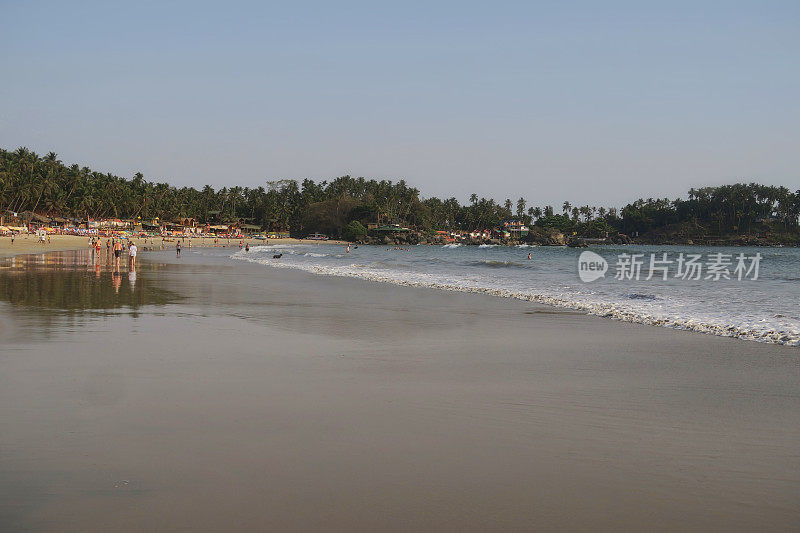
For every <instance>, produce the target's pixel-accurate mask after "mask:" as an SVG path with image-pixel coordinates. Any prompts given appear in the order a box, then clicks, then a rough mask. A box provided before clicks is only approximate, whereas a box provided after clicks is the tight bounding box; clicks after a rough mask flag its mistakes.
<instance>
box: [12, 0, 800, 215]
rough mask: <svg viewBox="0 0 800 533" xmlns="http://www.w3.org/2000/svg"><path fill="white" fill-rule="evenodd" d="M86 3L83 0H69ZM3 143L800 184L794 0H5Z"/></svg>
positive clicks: (72, 156)
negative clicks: (477, 0) (475, 0)
mask: <svg viewBox="0 0 800 533" xmlns="http://www.w3.org/2000/svg"><path fill="white" fill-rule="evenodd" d="M75 4H77V5H75ZM0 13H2V16H0V52H2V53H0V146H2V147H4V148H7V149H13V148H16V147H17V146H20V145H25V146H28V147H29V148H31V149H33V150H35V151H37V152H42V153H44V152H47V151H50V150H53V151H55V152H57V153H58V154H59V157H60V158H61V159H62V160H63V161H64V162H65V163H72V162H77V163H79V164H81V165H87V166H90V167H92V168H94V169H97V170H102V171H110V172H113V173H116V174H120V175H124V176H131V175H132V174H133V173H134V172H136V171H137V170H141V171H142V172H143V173H144V174H145V176H146V177H147V178H148V179H159V180H161V179H163V180H167V181H169V182H171V183H173V184H176V185H195V186H202V185H204V184H206V183H209V184H212V185H214V186H221V185H231V184H240V185H248V186H257V185H259V184H263V182H264V181H266V180H267V179H275V178H304V177H311V178H314V179H325V178H331V177H335V176H339V175H343V174H351V175H354V176H365V177H378V178H388V179H395V180H396V179H399V178H405V179H406V180H407V181H408V182H409V183H410V184H412V185H414V186H416V187H418V188H419V189H420V190H421V191H422V193H423V195H425V196H431V195H437V196H456V197H457V198H459V199H460V200H462V201H463V200H466V198H467V197H468V196H469V194H470V193H472V192H477V193H478V194H479V195H485V196H493V197H495V198H496V199H498V200H503V199H505V198H506V197H511V198H512V199H513V200H516V198H518V197H519V196H520V195H522V196H525V197H526V198H527V199H528V201H529V205H530V204H535V205H544V204H548V203H549V204H553V205H558V204H560V203H561V202H562V201H563V200H565V199H569V200H570V201H572V202H573V203H579V204H584V203H589V204H594V205H620V204H624V203H625V202H627V201H629V200H633V199H635V198H638V197H640V196H644V197H648V196H669V197H675V196H679V195H684V194H685V193H686V191H687V190H688V188H689V187H692V186H700V185H712V184H720V183H726V182H733V181H736V180H748V181H749V180H758V181H761V182H764V183H770V184H782V185H786V186H789V187H791V188H793V189H797V188H800V2H798V1H796V0H794V1H785V2H780V1H776V2H769V1H766V2H730V1H725V2H722V1H720V2H704V1H692V2H682V1H665V2H648V1H632V2H613V1H607V2H599V1H598V2H520V3H503V2H480V3H472V2H464V1H460V2H433V3H431V2H419V3H417V2H386V3H384V2H375V1H370V2H319V3H318V2H280V3H275V4H269V3H261V2H258V3H239V2H225V3H204V2H169V1H161V2H120V3H117V2H105V1H104V2H85V1H82V2H52V3H48V2H22V1H19V2H17V1H6V0H0Z"/></svg>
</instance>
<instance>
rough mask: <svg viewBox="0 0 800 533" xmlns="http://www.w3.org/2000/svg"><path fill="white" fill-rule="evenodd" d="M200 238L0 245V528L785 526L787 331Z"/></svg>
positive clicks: (798, 441) (793, 473) (795, 446)
mask: <svg viewBox="0 0 800 533" xmlns="http://www.w3.org/2000/svg"><path fill="white" fill-rule="evenodd" d="M214 253H215V252H214V251H207V252H205V253H197V252H196V253H184V254H183V257H182V258H181V259H180V260H178V259H176V258H175V257H174V255H175V254H174V252H173V253H170V252H160V253H151V254H142V257H141V259H140V265H139V267H138V268H137V272H136V275H135V276H133V277H132V276H130V273H129V272H127V271H126V270H125V269H124V268H123V269H122V271H121V272H120V273H119V274H115V273H114V272H111V271H109V270H108V268H107V266H106V265H103V264H101V265H99V268H98V265H93V264H91V262H90V261H87V258H88V254H87V253H85V252H84V253H81V254H77V255H76V254H60V255H58V254H56V255H53V256H47V258H41V257H39V258H37V259H31V260H28V259H25V258H15V259H14V260H13V262H12V260H5V261H4V262H2V264H1V265H0V266H2V268H0V326H1V327H2V329H0V530H3V531H142V530H147V531H175V530H186V531H230V530H246V531H252V530H256V531H318V530H325V531H531V530H536V531H549V530H558V531H564V530H574V531H598V530H601V531H602V530H647V531H653V530H656V531H667V530H669V531H675V530H690V531H709V530H710V531H751V530H754V529H758V530H763V531H790V530H797V528H798V527H799V526H800V503H798V502H800V499H798V494H800V387H798V385H800V372H799V370H800V365H799V363H798V362H799V361H800V359H799V358H798V354H799V353H800V352H798V350H797V349H796V348H790V347H782V346H774V345H767V344H758V343H753V342H746V341H739V340H734V339H726V338H720V337H713V336H707V335H701V334H695V333H690V332H680V331H674V330H669V329H665V328H656V327H648V326H640V325H635V324H627V323H620V322H612V321H609V320H606V319H601V318H596V317H587V316H583V315H580V314H577V313H573V312H569V311H563V310H559V309H554V308H549V307H544V306H537V305H532V304H530V303H526V302H520V301H513V300H506V299H500V298H493V297H490V296H485V295H476V294H461V293H448V292H441V291H435V290H429V289H417V288H407V287H397V286H393V285H384V284H378V283H372V282H367V281H363V280H356V279H347V278H334V277H317V276H313V275H310V274H306V273H302V272H297V271H290V270H283V269H265V268H263V267H260V266H258V265H248V264H242V263H239V262H231V261H228V260H226V259H225V258H224V257H215V256H214Z"/></svg>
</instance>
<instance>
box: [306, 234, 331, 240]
mask: <svg viewBox="0 0 800 533" xmlns="http://www.w3.org/2000/svg"><path fill="white" fill-rule="evenodd" d="M306 239H308V240H310V241H327V240H328V236H327V235H324V234H322V233H313V234H311V235H309V236H308V237H306Z"/></svg>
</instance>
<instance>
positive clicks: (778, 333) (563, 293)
mask: <svg viewBox="0 0 800 533" xmlns="http://www.w3.org/2000/svg"><path fill="white" fill-rule="evenodd" d="M257 248H258V249H261V251H263V252H266V253H267V254H270V253H272V252H276V251H279V252H282V253H288V254H289V255H292V254H297V251H287V250H288V247H286V246H277V247H254V248H253V249H252V250H256V249H257ZM466 248H469V247H466ZM302 254H305V257H311V258H317V257H318V256H325V257H334V255H332V254H318V253H317V254H314V255H311V253H308V252H305V251H302V253H301V255H302ZM409 257H410V256H409ZM231 258H232V259H236V260H240V261H248V262H252V263H258V264H262V265H266V266H270V267H274V268H289V269H296V270H303V271H305V272H310V273H313V274H318V275H328V276H340V277H355V278H361V279H365V280H370V281H375V282H382V283H392V284H395V285H401V286H407V287H427V288H434V289H439V290H447V291H459V292H469V293H480V294H488V295H492V296H498V297H503V298H513V299H517V300H524V301H529V302H535V303H540V304H546V305H552V306H558V307H562V308H567V309H573V310H577V311H581V312H584V313H586V314H589V315H595V316H600V317H606V318H612V319H615V320H622V321H626V322H634V323H639V324H648V325H653V326H662V327H670V328H674V329H680V330H688V331H696V332H701V333H706V334H713V335H719V336H723V337H733V338H737V339H745V340H753V341H759V342H767V343H773V344H781V345H788V346H800V328H794V327H792V326H793V324H792V326H790V327H788V328H781V327H776V326H777V325H776V324H771V323H769V322H768V321H765V319H759V318H757V317H755V318H750V319H747V320H745V319H742V320H740V321H739V323H738V324H732V323H730V319H727V318H726V317H724V316H713V317H712V316H711V315H709V316H708V317H704V316H678V314H679V312H680V311H676V310H675V309H678V310H680V309H681V307H680V305H677V307H675V308H672V310H669V309H667V308H665V306H664V303H665V300H664V299H662V298H661V297H659V296H656V295H655V294H651V293H643V292H633V293H626V294H624V295H623V294H620V297H622V298H621V299H619V301H597V298H596V293H595V292H593V291H591V290H589V288H586V289H585V290H584V291H583V292H580V291H576V290H574V289H572V288H570V287H566V286H563V285H561V286H557V285H554V286H553V287H550V288H548V289H541V288H540V289H537V288H524V289H520V288H510V287H503V286H501V284H502V283H503V281H502V279H505V278H498V279H499V281H497V280H495V279H493V278H492V277H491V276H484V277H480V276H479V277H470V276H468V275H466V274H464V273H463V272H452V271H451V272H450V273H449V274H448V273H445V272H441V273H430V272H424V271H421V270H417V269H416V268H412V267H411V266H410V265H409V264H406V263H400V262H397V261H387V260H377V261H371V262H368V263H366V264H363V263H361V264H355V263H350V262H348V263H347V264H342V263H339V264H327V265H324V264H319V263H311V262H304V263H300V262H295V261H296V260H292V261H276V260H273V259H271V256H270V255H267V256H264V255H262V254H253V253H252V252H251V253H250V254H247V253H243V252H241V251H240V252H237V253H234V254H233V255H232V256H231ZM320 258H322V257H320ZM348 259H349V258H348ZM354 259H355V258H354ZM471 263H472V264H474V265H476V266H481V267H483V268H488V269H498V268H499V269H504V268H514V267H524V266H527V265H526V264H523V263H517V262H514V261H491V260H478V261H472V262H471ZM429 264H432V263H429ZM462 264H464V263H462ZM439 270H443V269H441V268H439V269H437V272H438V271H439ZM520 272H524V270H521V271H520ZM509 275H510V274H509ZM637 302H638V303H637Z"/></svg>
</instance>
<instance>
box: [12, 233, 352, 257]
mask: <svg viewBox="0 0 800 533" xmlns="http://www.w3.org/2000/svg"><path fill="white" fill-rule="evenodd" d="M50 239H51V242H50V243H49V244H40V243H39V241H38V239H37V237H36V235H34V234H21V235H17V236H16V237H15V239H14V244H11V238H10V237H8V236H4V237H0V259H2V258H7V257H14V256H17V255H25V254H42V253H47V252H67V251H75V250H83V249H88V248H89V241H90V238H89V237H86V236H79V235H51V236H50ZM108 239H109V237H101V240H102V241H103V242H104V243H105V241H106V240H108ZM132 240H133V241H134V242H136V243H137V244H141V246H139V248H144V247H145V246H156V247H158V248H159V249H161V247H160V245H161V243H160V237H155V238H153V239H149V238H148V239H145V238H144V237H134V238H133V239H132ZM147 240H150V241H154V244H152V245H147V244H142V243H143V242H144V241H147ZM187 240H188V239H187ZM187 240H184V241H182V242H183V243H184V244H183V246H184V249H186V250H190V249H191V248H193V247H201V248H232V247H234V248H238V242H239V240H243V241H244V242H246V243H249V244H250V246H259V245H262V244H275V243H280V244H341V245H345V246H346V245H347V242H345V241H336V240H330V241H315V240H309V239H269V240H267V241H262V240H258V239H253V238H250V239H248V238H244V239H222V240H224V241H226V242H225V244H221V243H220V244H214V243H213V238H211V237H205V238H202V237H193V238H192V246H191V247H189V246H188V244H187ZM208 241H211V242H208ZM170 245H171V246H170ZM170 248H175V241H174V239H173V241H172V242H169V243H165V245H164V248H163V249H164V250H167V249H170ZM142 251H144V250H142Z"/></svg>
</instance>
